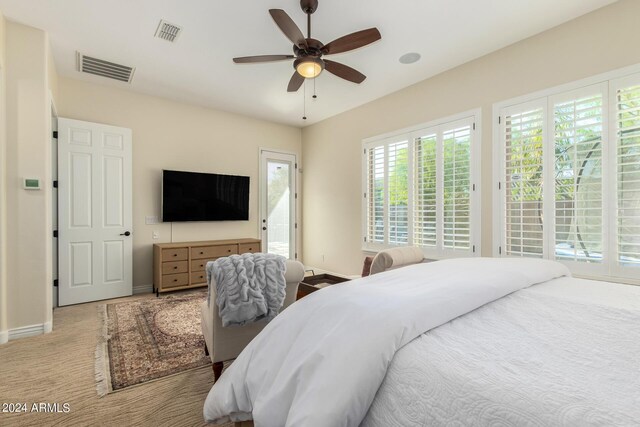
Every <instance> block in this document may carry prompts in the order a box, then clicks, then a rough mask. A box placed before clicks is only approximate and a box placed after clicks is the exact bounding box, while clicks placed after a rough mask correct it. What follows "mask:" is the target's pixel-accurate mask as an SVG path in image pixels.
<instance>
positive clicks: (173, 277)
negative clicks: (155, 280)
mask: <svg viewBox="0 0 640 427" xmlns="http://www.w3.org/2000/svg"><path fill="white" fill-rule="evenodd" d="M188 284H189V273H180V274H163V275H162V287H163V288H175V287H176V286H187V285H188Z"/></svg>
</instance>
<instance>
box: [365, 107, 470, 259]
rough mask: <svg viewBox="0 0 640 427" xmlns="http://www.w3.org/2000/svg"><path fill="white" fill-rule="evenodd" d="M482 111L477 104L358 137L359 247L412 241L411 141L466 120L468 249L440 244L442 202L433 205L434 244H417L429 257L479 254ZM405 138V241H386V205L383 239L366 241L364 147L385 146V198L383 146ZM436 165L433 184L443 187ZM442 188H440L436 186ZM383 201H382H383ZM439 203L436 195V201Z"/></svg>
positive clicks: (367, 248)
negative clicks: (406, 219)
mask: <svg viewBox="0 0 640 427" xmlns="http://www.w3.org/2000/svg"><path fill="white" fill-rule="evenodd" d="M481 122H482V111H481V109H480V108H477V109H473V110H468V111H465V112H462V113H459V114H454V115H451V116H447V117H443V118H441V119H437V120H432V121H430V122H426V123H422V124H419V125H415V126H411V127H407V128H404V129H399V130H397V131H393V132H389V133H386V134H382V135H377V136H373V137H370V138H366V139H363V140H362V144H361V150H362V163H361V180H362V181H361V185H362V194H361V197H362V199H361V200H362V203H361V243H362V248H361V249H362V251H363V252H366V253H376V252H378V251H381V250H384V249H390V248H394V247H401V246H411V245H413V239H414V219H413V218H414V200H413V196H414V188H415V182H414V179H415V167H414V157H415V141H416V138H419V137H421V136H424V133H425V132H429V131H432V130H434V129H435V130H436V132H437V133H438V134H439V135H442V134H443V128H444V127H446V128H450V127H453V126H456V125H464V124H470V126H471V129H470V130H471V135H470V138H471V142H470V151H471V155H470V166H469V168H470V172H469V179H470V187H472V188H475V189H474V190H472V189H470V195H469V198H470V203H471V206H470V213H469V218H470V232H469V251H468V252H467V251H466V250H465V251H462V250H452V249H447V248H444V247H443V239H442V226H443V225H442V213H441V212H442V209H443V207H442V206H437V214H436V217H437V220H436V224H437V225H436V230H437V232H436V234H437V235H438V237H437V244H436V247H435V248H431V247H421V249H422V251H423V253H424V255H425V257H428V258H431V259H445V258H456V257H468V256H480V254H481V241H482V206H481V201H482V194H481V172H482V164H481V160H482V153H481V147H482V144H481V140H482V126H481ZM404 140H407V141H408V162H409V168H408V169H409V172H408V203H407V210H408V237H407V244H406V245H395V244H389V243H388V232H389V230H388V219H389V218H388V211H387V205H386V204H385V206H384V224H385V228H384V236H385V237H384V241H385V243H375V242H368V241H367V235H368V233H367V231H368V225H369V224H368V200H369V194H368V183H369V182H368V151H367V150H368V149H369V148H373V147H378V146H385V178H384V179H385V191H384V192H385V201H386V200H388V193H387V191H388V187H387V185H386V183H387V180H388V176H387V174H386V168H387V160H386V149H387V148H386V147H387V146H388V144H390V143H394V142H400V141H404ZM440 145H441V144H438V146H437V159H439V160H438V162H440V161H442V151H443V150H442V147H441V146H440ZM438 165H439V167H437V184H436V186H437V187H438V188H440V187H443V182H442V173H443V172H442V166H441V165H440V164H439V163H438ZM438 191H442V190H438ZM385 203H386V202H385ZM437 204H440V203H439V199H438V202H437Z"/></svg>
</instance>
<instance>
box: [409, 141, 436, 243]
mask: <svg viewBox="0 0 640 427" xmlns="http://www.w3.org/2000/svg"><path fill="white" fill-rule="evenodd" d="M424 133H426V135H425V136H421V137H418V138H416V139H415V148H414V149H415V154H414V159H415V160H414V164H415V172H414V182H415V186H414V189H415V190H414V191H415V192H414V196H413V206H414V213H413V223H414V225H413V243H414V245H416V246H422V247H435V246H436V238H437V232H436V226H437V223H436V221H437V212H436V202H437V188H436V168H437V161H436V153H437V143H438V138H437V134H436V133H435V132H434V133H431V134H429V133H427V132H424Z"/></svg>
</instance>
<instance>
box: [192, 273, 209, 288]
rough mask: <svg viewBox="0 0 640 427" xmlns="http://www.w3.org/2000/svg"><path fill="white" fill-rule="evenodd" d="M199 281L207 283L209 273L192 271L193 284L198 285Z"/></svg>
mask: <svg viewBox="0 0 640 427" xmlns="http://www.w3.org/2000/svg"><path fill="white" fill-rule="evenodd" d="M198 283H207V273H206V272H204V271H196V272H195V273H191V284H192V285H197V284H198Z"/></svg>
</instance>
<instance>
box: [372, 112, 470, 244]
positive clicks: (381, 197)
mask: <svg viewBox="0 0 640 427" xmlns="http://www.w3.org/2000/svg"><path fill="white" fill-rule="evenodd" d="M476 114H478V115H479V113H476ZM465 116H466V117H465ZM462 117H464V118H463V119H456V118H452V119H451V120H443V121H441V122H440V123H433V124H428V125H424V126H421V127H418V128H415V129H412V130H407V131H405V132H398V135H396V136H393V137H381V138H372V139H369V140H366V141H365V142H364V164H363V170H364V171H365V174H364V175H365V176H364V182H363V186H364V209H363V212H364V213H365V218H364V227H363V234H364V235H363V241H364V249H365V250H380V249H384V248H388V247H393V246H407V245H415V246H420V247H422V248H423V249H424V251H425V254H426V255H427V256H432V257H448V256H465V255H466V256H468V255H471V254H474V253H479V252H480V250H479V232H480V230H479V224H480V222H479V221H480V218H479V217H480V206H479V191H476V190H479V189H478V188H477V187H478V185H477V183H476V182H477V176H476V174H478V173H479V172H480V171H479V160H478V159H479V151H478V149H477V146H476V144H478V141H477V140H476V139H478V138H476V133H477V130H476V118H475V117H476V115H471V116H469V115H468V114H466V115H463V116H462ZM476 157H478V159H476Z"/></svg>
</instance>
